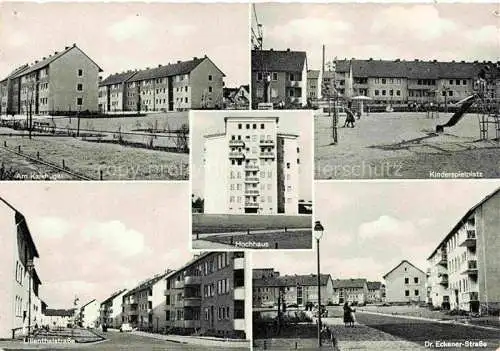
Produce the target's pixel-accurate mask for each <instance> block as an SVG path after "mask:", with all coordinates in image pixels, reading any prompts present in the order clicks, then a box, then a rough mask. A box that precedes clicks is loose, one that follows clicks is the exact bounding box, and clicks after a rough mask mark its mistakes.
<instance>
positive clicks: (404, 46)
mask: <svg viewBox="0 0 500 351" xmlns="http://www.w3.org/2000/svg"><path fill="white" fill-rule="evenodd" d="M255 8H256V12H257V17H258V20H259V22H260V23H261V24H262V25H263V32H264V48H265V49H270V48H274V49H276V50H284V49H287V48H290V49H291V50H299V51H306V52H307V59H308V66H309V69H321V56H322V54H321V50H322V49H321V47H322V44H325V45H326V60H327V61H328V60H333V58H334V57H335V56H337V57H338V58H339V59H343V58H352V57H354V58H358V59H367V58H370V57H372V58H373V59H395V58H400V59H407V60H413V59H415V58H418V59H425V60H432V59H437V60H494V61H496V60H499V57H500V16H499V15H498V13H499V10H500V3H499V2H492V3H489V4H488V3H482V4H473V3H469V4H464V3H457V4H449V3H448V4H443V3H442V1H441V3H440V4H414V3H413V4H404V3H399V4H387V3H386V4H373V3H372V4H369V3H350V4H345V3H344V4H315V5H313V4H283V3H273V4H264V3H262V4H257V5H255ZM495 11H497V12H496V15H495ZM252 23H253V26H255V18H254V17H252Z"/></svg>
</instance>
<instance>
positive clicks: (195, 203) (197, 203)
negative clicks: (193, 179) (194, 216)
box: [191, 194, 205, 213]
mask: <svg viewBox="0 0 500 351" xmlns="http://www.w3.org/2000/svg"><path fill="white" fill-rule="evenodd" d="M191 207H192V209H193V212H196V213H203V211H204V208H205V200H204V199H202V198H201V197H195V196H194V194H193V195H191Z"/></svg>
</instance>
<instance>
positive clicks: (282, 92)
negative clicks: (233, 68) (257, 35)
mask: <svg viewBox="0 0 500 351" xmlns="http://www.w3.org/2000/svg"><path fill="white" fill-rule="evenodd" d="M307 85H308V82H307V55H306V53H305V52H303V51H290V49H287V50H286V51H277V50H273V49H271V50H253V51H252V104H253V105H254V107H256V106H257V105H258V104H259V103H262V102H265V103H273V104H275V105H281V106H282V107H301V106H305V105H306V104H307V97H308V93H307Z"/></svg>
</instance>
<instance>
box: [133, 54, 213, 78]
mask: <svg viewBox="0 0 500 351" xmlns="http://www.w3.org/2000/svg"><path fill="white" fill-rule="evenodd" d="M205 59H207V57H206V56H205V57H202V58H198V57H195V58H193V59H192V60H189V61H177V63H169V64H167V65H162V66H159V67H156V68H150V69H143V70H140V71H138V72H137V73H136V74H135V75H134V76H132V77H131V78H130V79H129V81H130V82H136V81H138V80H145V79H155V78H162V77H170V76H177V75H181V74H188V73H190V72H191V71H192V70H194V69H195V68H196V67H197V66H198V65H199V64H200V63H202V62H203V61H204V60H205Z"/></svg>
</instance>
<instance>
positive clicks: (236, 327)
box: [233, 318, 245, 330]
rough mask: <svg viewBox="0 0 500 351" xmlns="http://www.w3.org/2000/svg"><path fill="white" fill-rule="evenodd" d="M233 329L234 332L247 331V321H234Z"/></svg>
mask: <svg viewBox="0 0 500 351" xmlns="http://www.w3.org/2000/svg"><path fill="white" fill-rule="evenodd" d="M233 329H234V330H245V320H244V319H243V318H241V319H234V320H233Z"/></svg>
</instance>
